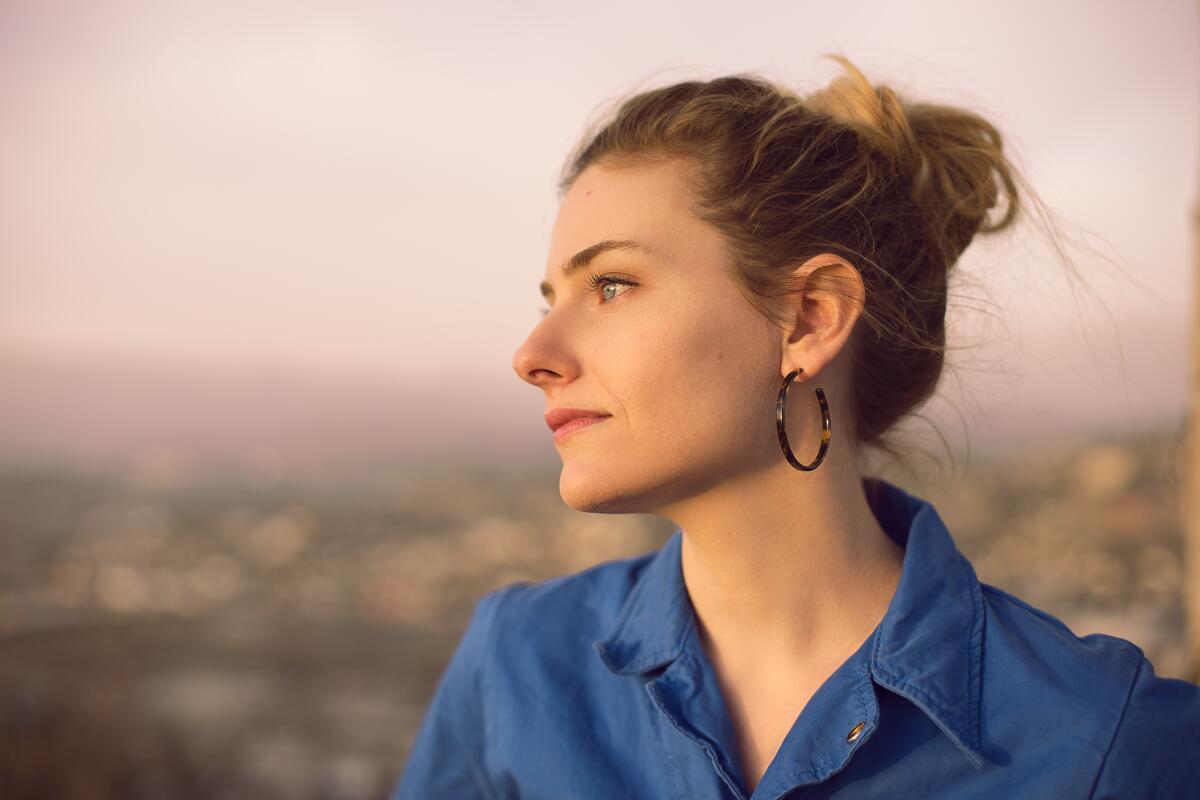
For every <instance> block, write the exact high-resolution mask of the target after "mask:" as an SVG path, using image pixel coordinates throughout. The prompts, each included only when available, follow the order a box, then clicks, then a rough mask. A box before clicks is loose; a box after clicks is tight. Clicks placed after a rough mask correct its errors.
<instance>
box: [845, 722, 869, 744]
mask: <svg viewBox="0 0 1200 800" xmlns="http://www.w3.org/2000/svg"><path fill="white" fill-rule="evenodd" d="M866 724H867V723H865V722H860V723H858V724H857V725H855V726H854V727H853V728H851V729H850V732H849V733H847V734H846V741H847V742H853V741H854V740H855V739H857V738H858V735H859V734H860V733H862V729H863V726H864V725H866Z"/></svg>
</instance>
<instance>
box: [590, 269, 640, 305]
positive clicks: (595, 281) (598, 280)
mask: <svg viewBox="0 0 1200 800" xmlns="http://www.w3.org/2000/svg"><path fill="white" fill-rule="evenodd" d="M609 286H637V284H636V283H634V282H633V281H630V280H626V279H625V278H618V277H615V276H613V275H597V274H596V273H594V272H593V273H592V274H591V275H590V276H588V282H587V287H588V291H591V292H594V291H596V290H597V289H600V290H601V296H602V297H604V296H605V295H604V293H603V290H604V289H607V288H608V287H609ZM616 296H617V295H608V296H607V299H606V300H601V301H600V302H602V303H607V302H609V301H610V300H612V299H613V298H614V297H616Z"/></svg>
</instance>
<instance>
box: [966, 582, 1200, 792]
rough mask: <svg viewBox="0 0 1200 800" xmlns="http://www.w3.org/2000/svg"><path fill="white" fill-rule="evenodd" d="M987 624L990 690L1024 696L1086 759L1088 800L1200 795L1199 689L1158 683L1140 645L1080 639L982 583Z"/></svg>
mask: <svg viewBox="0 0 1200 800" xmlns="http://www.w3.org/2000/svg"><path fill="white" fill-rule="evenodd" d="M980 587H981V589H982V592H983V597H984V606H985V609H986V614H987V619H986V625H985V647H984V658H985V666H984V672H985V675H987V677H985V680H984V685H985V687H989V685H990V688H988V689H987V690H986V691H987V694H989V695H990V696H991V697H992V698H994V701H995V702H996V703H1003V702H1005V701H1004V700H1003V698H1004V697H1008V698H1010V700H1009V701H1007V702H1009V703H1011V698H1012V697H1015V696H1022V697H1026V698H1028V699H1029V700H1030V701H1031V703H1030V704H1029V705H1030V706H1036V707H1040V710H1033V711H1028V710H1027V711H1026V712H1025V713H1021V712H1017V711H1012V712H1011V713H1012V714H1014V716H1019V717H1020V718H1022V719H1023V718H1025V717H1026V716H1028V714H1029V713H1034V714H1042V715H1043V716H1044V717H1045V719H1044V720H1043V723H1045V724H1049V725H1054V726H1057V727H1059V728H1061V729H1062V732H1063V733H1064V734H1069V738H1071V739H1073V740H1074V741H1076V742H1078V743H1079V744H1081V745H1082V748H1083V749H1084V750H1085V751H1087V752H1089V753H1091V754H1092V755H1093V758H1094V763H1095V764H1096V765H1097V766H1096V772H1095V774H1096V784H1095V788H1094V793H1093V794H1092V795H1090V796H1091V797H1094V798H1117V797H1120V798H1135V797H1147V798H1149V797H1160V796H1162V797H1167V796H1187V797H1200V759H1198V758H1196V756H1197V755H1198V754H1200V750H1198V749H1197V744H1196V742H1198V741H1200V687H1198V686H1196V685H1195V684H1193V683H1189V682H1188V681H1183V680H1178V679H1173V678H1163V677H1159V676H1156V675H1155V673H1154V666H1153V664H1152V663H1151V662H1150V660H1149V659H1147V658H1146V655H1145V653H1144V652H1143V651H1142V649H1141V648H1140V647H1138V646H1137V645H1136V644H1134V643H1133V642H1130V641H1129V640H1127V639H1123V638H1121V637H1119V636H1112V635H1109V634H1105V633H1090V634H1087V635H1085V636H1078V635H1076V634H1075V633H1074V632H1073V631H1072V630H1071V628H1070V627H1069V626H1068V625H1067V624H1066V623H1064V622H1063V621H1062V620H1061V619H1059V618H1058V617H1056V616H1054V615H1053V614H1051V613H1049V612H1047V611H1045V610H1043V609H1040V608H1037V607H1035V606H1033V605H1031V604H1030V603H1027V602H1026V601H1024V600H1022V599H1021V598H1019V597H1016V596H1015V595H1013V594H1010V593H1009V592H1006V591H1004V590H1002V589H999V588H997V587H995V586H991V585H988V584H983V583H981V584H980Z"/></svg>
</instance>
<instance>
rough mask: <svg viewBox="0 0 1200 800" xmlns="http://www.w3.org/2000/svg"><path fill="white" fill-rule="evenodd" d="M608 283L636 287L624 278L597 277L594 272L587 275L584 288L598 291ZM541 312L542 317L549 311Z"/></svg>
mask: <svg viewBox="0 0 1200 800" xmlns="http://www.w3.org/2000/svg"><path fill="white" fill-rule="evenodd" d="M609 283H612V284H616V285H619V286H637V284H636V283H634V282H633V281H631V280H627V279H625V278H618V277H615V276H613V275H597V274H596V273H594V272H592V273H589V275H588V280H587V284H586V286H587V289H588V291H589V292H594V291H596V290H597V289H600V288H602V287H603V286H604V285H606V284H609ZM613 299H614V300H615V299H616V298H613ZM600 302H601V305H604V304H605V303H611V302H612V300H608V301H604V300H602V301H600ZM541 311H542V316H543V317H544V316H546V315H547V314H549V313H550V309H548V308H543V309H541Z"/></svg>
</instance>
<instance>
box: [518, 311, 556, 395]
mask: <svg viewBox="0 0 1200 800" xmlns="http://www.w3.org/2000/svg"><path fill="white" fill-rule="evenodd" d="M540 327H541V326H539V329H540ZM565 363H566V358H565V356H564V355H563V354H562V353H560V352H559V351H558V350H557V349H556V348H554V347H553V346H551V345H550V344H549V343H548V342H546V340H545V338H544V336H542V335H539V331H538V330H535V331H534V332H533V333H531V334H530V335H529V338H527V339H526V340H525V341H524V342H523V343H522V344H521V346H520V347H518V348H517V351H516V352H515V353H513V360H512V367H513V372H515V373H517V376H518V377H520V379H521V380H523V381H525V382H526V383H530V384H533V385H534V386H537V387H539V388H542V389H545V388H547V387H549V386H551V385H553V384H555V383H556V382H562V381H564V380H566V379H567V371H568V369H567V367H566V366H565Z"/></svg>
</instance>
